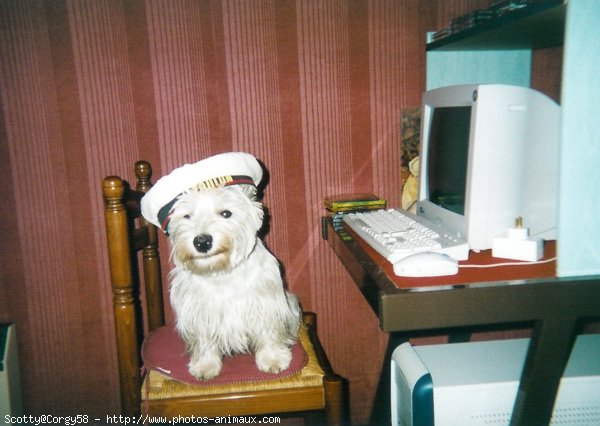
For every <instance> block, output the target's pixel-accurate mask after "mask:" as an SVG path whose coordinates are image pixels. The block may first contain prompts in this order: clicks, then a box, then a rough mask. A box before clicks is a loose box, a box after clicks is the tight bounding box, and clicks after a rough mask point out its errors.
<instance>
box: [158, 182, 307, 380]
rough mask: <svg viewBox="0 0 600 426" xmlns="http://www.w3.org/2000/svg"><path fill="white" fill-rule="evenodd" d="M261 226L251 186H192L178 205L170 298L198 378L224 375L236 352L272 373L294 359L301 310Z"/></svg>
mask: <svg viewBox="0 0 600 426" xmlns="http://www.w3.org/2000/svg"><path fill="white" fill-rule="evenodd" d="M262 223H263V209H262V205H261V204H260V203H259V202H258V201H256V199H255V189H254V188H253V187H250V186H247V185H234V186H230V187H225V188H220V189H203V190H200V191H190V192H187V193H184V194H183V195H181V196H180V198H179V199H178V201H177V202H176V203H175V205H174V206H173V212H172V216H171V221H170V223H169V233H170V236H169V238H170V240H171V243H172V251H171V255H172V258H173V262H174V264H175V268H174V269H173V270H172V271H171V289H170V297H171V303H172V305H173V309H174V311H175V317H176V324H177V330H178V332H179V333H180V335H181V337H182V338H183V340H184V342H185V344H186V348H187V350H188V352H189V354H190V357H191V360H190V363H189V365H188V367H189V371H190V373H191V374H192V375H193V376H195V377H197V378H199V379H204V380H207V379H211V378H213V377H215V376H217V375H218V374H219V373H220V371H221V367H222V357H223V356H224V355H231V354H234V353H247V352H254V353H255V358H256V365H257V367H258V368H259V369H260V370H261V371H265V372H271V373H278V372H280V371H282V370H285V369H286V368H288V366H289V364H290V361H291V350H290V346H291V345H292V344H293V343H294V342H295V340H296V338H297V333H298V328H299V325H300V318H301V310H300V307H299V304H298V300H297V298H296V297H295V296H294V295H293V294H291V293H289V292H287V291H286V290H285V289H284V286H283V281H282V278H281V273H280V269H279V264H278V262H277V260H276V259H275V257H274V256H273V255H272V254H271V253H270V252H269V251H268V250H267V249H266V248H265V246H264V244H263V243H262V241H261V240H260V238H258V237H257V232H258V230H259V229H260V228H261V226H262ZM208 236H210V237H208Z"/></svg>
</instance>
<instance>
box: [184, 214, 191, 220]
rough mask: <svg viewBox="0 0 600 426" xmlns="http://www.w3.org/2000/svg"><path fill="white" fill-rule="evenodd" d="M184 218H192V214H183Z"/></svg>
mask: <svg viewBox="0 0 600 426" xmlns="http://www.w3.org/2000/svg"><path fill="white" fill-rule="evenodd" d="M183 218H184V219H191V216H190V215H189V214H186V215H184V216H183Z"/></svg>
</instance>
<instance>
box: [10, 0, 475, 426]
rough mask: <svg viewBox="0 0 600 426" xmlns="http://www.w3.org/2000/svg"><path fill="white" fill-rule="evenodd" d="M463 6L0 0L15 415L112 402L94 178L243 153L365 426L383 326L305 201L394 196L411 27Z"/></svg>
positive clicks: (418, 55) (274, 240) (424, 26)
mask: <svg viewBox="0 0 600 426" xmlns="http://www.w3.org/2000/svg"><path fill="white" fill-rule="evenodd" d="M483 3H485V2H483ZM481 4H482V0H479V1H476V0H454V1H452V2H446V1H438V0H428V1H422V0H403V1H398V0H246V1H237V0H173V1H166V0H129V1H122V0H107V1H83V0H54V1H51V2H48V1H42V0H0V58H1V60H0V96H1V102H2V108H1V114H0V155H2V158H4V159H5V161H3V162H1V163H0V177H1V178H2V179H3V181H4V182H7V183H8V185H6V184H5V185H2V187H1V188H0V191H1V194H0V196H1V197H2V200H3V203H2V207H1V209H2V217H3V221H2V224H1V225H0V226H1V229H0V230H1V231H2V235H3V238H2V241H1V242H0V253H1V256H0V265H1V267H2V288H1V290H0V297H4V298H5V299H3V300H2V301H0V320H1V321H14V322H16V323H17V327H18V333H19V338H20V343H21V345H20V349H21V358H22V370H23V388H24V392H25V397H26V398H25V408H26V411H27V412H28V413H32V414H41V413H44V414H47V413H52V414H56V415H61V414H82V413H85V414H89V415H103V414H111V413H112V414H115V413H117V410H118V392H117V386H118V384H117V376H116V364H115V363H116V359H115V354H114V352H115V348H114V336H113V329H112V327H113V324H112V308H111V303H112V302H111V298H110V291H109V284H108V273H107V258H106V254H105V236H104V229H103V219H102V209H103V206H102V201H101V197H100V182H101V179H102V178H103V177H104V176H105V175H109V174H121V175H126V176H131V174H132V171H131V168H132V165H133V163H134V161H135V160H137V159H147V160H150V161H151V162H152V163H153V165H154V168H155V172H156V176H157V177H159V176H160V175H162V174H164V173H167V172H169V171H170V170H172V169H173V168H175V167H178V166H180V165H182V164H184V163H186V162H194V161H197V160H199V159H201V158H203V157H206V156H209V155H212V154H215V153H219V152H225V151H230V150H242V151H249V152H251V153H253V154H255V155H256V156H257V157H258V158H260V159H261V161H262V162H263V163H264V164H265V166H266V167H267V169H268V171H269V185H268V186H267V188H266V191H265V198H264V203H265V204H266V206H267V207H268V212H269V218H270V223H269V225H270V226H269V233H268V234H267V236H266V242H267V244H268V246H269V247H270V248H271V249H272V251H273V252H274V253H275V254H276V256H277V257H278V258H279V259H280V260H281V261H282V264H283V265H284V268H285V274H286V279H287V282H288V285H289V287H290V289H291V290H292V291H294V292H295V293H297V294H298V295H299V296H300V297H301V299H302V302H303V304H304V306H305V308H306V309H310V310H314V311H316V312H317V313H318V315H319V328H320V330H319V331H320V335H321V338H322V340H323V341H324V343H325V346H326V350H327V351H328V353H329V356H330V358H331V361H332V363H333V365H334V367H335V369H336V370H337V371H338V372H339V373H340V374H342V375H343V376H345V377H346V378H347V379H348V380H349V383H350V395H351V402H352V417H353V421H354V423H355V424H366V423H367V421H368V418H369V413H370V410H371V405H372V403H373V398H374V394H375V390H376V386H377V383H378V378H379V370H380V368H381V360H382V355H383V352H384V350H385V345H386V342H387V336H386V335H385V334H383V333H382V332H380V331H379V328H378V324H377V320H376V317H375V315H374V314H373V313H372V312H371V310H370V308H369V307H368V306H367V304H366V303H365V302H364V300H363V298H362V296H361V295H360V293H359V291H358V289H357V288H356V287H355V286H354V284H353V282H352V280H351V279H350V278H349V276H348V275H347V273H346V272H345V270H344V268H343V267H342V265H341V264H340V262H339V261H338V260H337V258H336V257H335V255H334V254H333V253H332V251H331V249H330V248H329V246H328V245H327V243H326V242H325V241H323V240H322V239H321V236H320V217H321V214H322V199H323V197H324V196H325V195H328V194H331V193H340V192H353V191H372V192H375V193H377V194H379V195H380V196H382V197H386V198H387V199H388V200H389V203H390V205H392V206H396V205H399V203H400V197H401V193H400V187H401V182H400V152H401V151H400V144H401V140H400V113H401V110H402V108H406V107H414V106H416V105H418V103H419V98H420V93H421V91H422V90H423V87H424V66H425V52H424V47H423V41H424V34H425V31H427V30H433V29H435V28H436V27H437V26H440V22H441V25H445V21H446V20H447V19H449V17H450V16H453V15H455V14H456V12H457V11H458V12H459V13H462V12H463V11H464V10H468V9H471V8H473V7H478V6H481ZM438 6H439V7H438ZM166 251H167V246H166V245H163V253H164V254H166Z"/></svg>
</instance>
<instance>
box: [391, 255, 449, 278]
mask: <svg viewBox="0 0 600 426" xmlns="http://www.w3.org/2000/svg"><path fill="white" fill-rule="evenodd" d="M394 273H395V274H396V275H398V276H400V277H441V276H444V275H455V274H457V273H458V261H457V260H456V259H454V258H452V257H450V256H448V255H446V254H442V253H436V252H422V253H415V254H411V255H410V256H407V257H405V258H403V259H400V260H399V261H398V262H396V263H394Z"/></svg>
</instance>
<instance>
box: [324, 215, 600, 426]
mask: <svg viewBox="0 0 600 426" xmlns="http://www.w3.org/2000/svg"><path fill="white" fill-rule="evenodd" d="M324 224H325V226H324V237H326V238H327V240H328V241H329V244H330V245H331V247H332V248H333V250H334V251H335V253H336V254H337V256H338V257H339V258H340V260H341V261H342V263H343V264H344V266H345V267H346V269H347V270H348V272H349V273H350V275H351V276H352V278H353V279H354V281H355V283H356V285H357V286H358V287H359V289H360V290H361V292H362V294H363V295H364V297H365V298H366V300H367V301H368V302H369V304H370V305H371V307H372V309H373V311H374V312H375V313H376V314H377V316H378V317H379V321H380V327H381V329H382V330H384V331H387V332H414V331H418V330H435V329H448V328H455V327H475V326H485V325H491V324H515V323H529V324H532V326H533V334H532V338H531V343H530V346H529V351H528V353H527V358H526V360H525V366H524V369H523V374H522V377H521V383H520V386H519V391H518V394H517V400H516V402H515V407H514V411H513V416H512V419H511V425H513V426H516V425H523V426H536V425H547V424H548V423H549V421H550V417H551V415H552V409H553V406H554V400H555V397H556V391H557V389H558V385H559V383H560V378H561V376H562V373H563V370H564V368H565V365H566V363H567V361H568V358H569V354H570V353H571V348H572V346H573V342H574V340H575V337H576V336H577V334H578V330H579V327H580V326H581V324H582V322H584V321H588V320H591V319H594V318H598V317H600V276H585V277H572V278H557V277H556V276H555V274H554V270H555V265H554V263H550V264H546V265H538V266H537V267H535V268H533V269H531V268H529V267H528V266H516V267H502V268H490V269H482V270H472V269H461V270H460V271H459V274H457V275H455V276H449V277H436V278H427V279H422V280H421V279H414V278H410V279H407V278H401V277H397V276H395V275H394V273H393V270H392V266H391V264H390V263H389V262H387V261H386V260H385V259H384V258H383V257H382V256H381V255H379V254H378V253H377V252H376V251H375V250H373V249H372V248H371V247H370V246H368V245H367V244H366V243H365V242H364V241H363V240H362V239H361V238H360V237H358V236H357V235H356V234H354V233H353V232H352V231H351V230H350V229H348V228H344V230H342V231H340V232H336V231H335V230H334V228H333V226H332V224H331V222H330V221H329V220H326V223H324ZM554 251H555V247H554V244H553V243H551V244H549V245H548V246H547V247H546V253H547V254H548V255H551V254H553V253H554ZM490 258H491V256H490V254H489V253H487V254H486V253H481V254H472V255H471V256H470V258H469V263H475V262H481V263H485V262H489V259H490ZM494 261H497V259H495V260H494ZM540 266H541V267H540Z"/></svg>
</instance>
